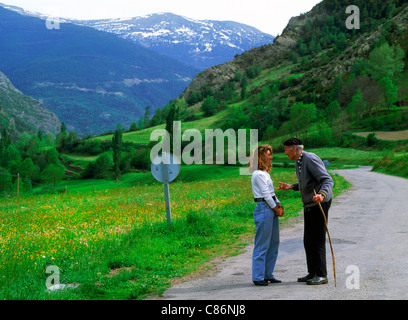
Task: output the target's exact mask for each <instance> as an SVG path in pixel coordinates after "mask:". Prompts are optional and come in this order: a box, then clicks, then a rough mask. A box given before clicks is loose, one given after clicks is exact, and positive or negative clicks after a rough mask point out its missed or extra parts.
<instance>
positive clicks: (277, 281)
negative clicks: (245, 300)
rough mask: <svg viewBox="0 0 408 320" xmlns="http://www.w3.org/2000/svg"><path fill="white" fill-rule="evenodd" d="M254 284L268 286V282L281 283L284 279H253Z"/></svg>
mask: <svg viewBox="0 0 408 320" xmlns="http://www.w3.org/2000/svg"><path fill="white" fill-rule="evenodd" d="M253 282H254V284H255V285H256V286H267V285H268V282H270V283H281V282H282V281H280V280H278V279H275V278H271V279H264V280H260V281H253Z"/></svg>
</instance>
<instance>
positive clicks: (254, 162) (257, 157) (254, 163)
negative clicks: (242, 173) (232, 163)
mask: <svg viewBox="0 0 408 320" xmlns="http://www.w3.org/2000/svg"><path fill="white" fill-rule="evenodd" d="M268 151H270V152H271V154H272V147H271V146H270V145H267V144H264V145H261V146H258V147H257V148H255V149H254V151H253V152H252V156H251V160H249V162H248V170H249V172H251V173H252V172H254V171H255V170H265V171H267V172H271V168H272V163H270V162H269V163H266V162H265V160H264V155H265V154H266V153H267V152H268Z"/></svg>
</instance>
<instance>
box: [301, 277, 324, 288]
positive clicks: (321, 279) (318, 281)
mask: <svg viewBox="0 0 408 320" xmlns="http://www.w3.org/2000/svg"><path fill="white" fill-rule="evenodd" d="M328 282H329V281H328V280H327V277H319V276H315V277H313V278H312V279H309V280H307V281H306V284H308V285H312V286H315V285H318V284H326V283H328Z"/></svg>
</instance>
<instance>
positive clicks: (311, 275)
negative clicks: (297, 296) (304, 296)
mask: <svg viewBox="0 0 408 320" xmlns="http://www.w3.org/2000/svg"><path fill="white" fill-rule="evenodd" d="M314 276H315V275H314V274H310V273H309V274H308V275H307V276H305V277H302V278H298V282H306V281H307V280H310V279H312V278H313V277H314Z"/></svg>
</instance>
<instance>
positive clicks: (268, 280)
mask: <svg viewBox="0 0 408 320" xmlns="http://www.w3.org/2000/svg"><path fill="white" fill-rule="evenodd" d="M265 282H270V283H281V282H282V281H280V280H278V279H275V278H271V279H265Z"/></svg>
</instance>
